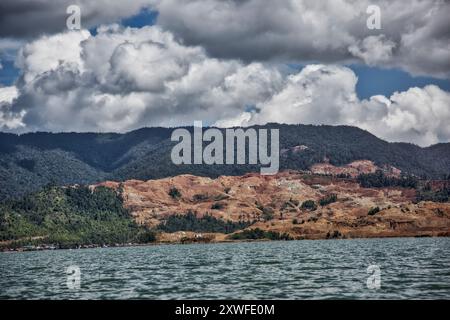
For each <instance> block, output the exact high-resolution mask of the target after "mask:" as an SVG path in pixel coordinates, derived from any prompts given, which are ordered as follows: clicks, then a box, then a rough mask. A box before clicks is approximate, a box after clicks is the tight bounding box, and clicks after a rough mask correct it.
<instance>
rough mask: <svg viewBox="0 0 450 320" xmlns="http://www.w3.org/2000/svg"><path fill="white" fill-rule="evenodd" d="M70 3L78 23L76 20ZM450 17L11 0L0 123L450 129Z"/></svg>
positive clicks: (419, 3) (253, 1)
mask: <svg viewBox="0 0 450 320" xmlns="http://www.w3.org/2000/svg"><path fill="white" fill-rule="evenodd" d="M73 2H74V3H77V5H78V6H79V8H80V28H79V29H78V28H76V29H75V30H69V29H68V28H67V25H66V20H67V18H68V17H69V15H70V14H67V13H66V9H67V7H68V6H69V5H71V4H72V3H73ZM373 5H376V6H377V7H378V8H379V9H380V15H379V21H380V28H375V29H374V28H369V27H368V23H367V21H368V19H371V18H373V15H372V14H373V11H370V10H369V11H370V12H368V8H369V6H373ZM448 16H450V2H449V1H445V0H434V1H433V0H412V1H410V2H408V4H405V2H404V1H401V0H392V1H387V0H379V1H368V0H361V1H357V2H354V1H350V0H328V1H327V0H325V1H320V2H318V1H312V0H281V1H276V2H275V1H269V0H245V1H237V0H236V1H234V0H229V1H220V0H202V1H200V0H190V1H188V0H177V1H175V0H163V1H159V0H130V1H126V2H125V1H119V0H117V1H116V0H100V1H95V2H94V1H88V0H78V1H70V0H62V1H58V2H55V1H50V0H42V1H40V2H39V3H36V2H35V1H32V0H3V1H2V2H1V3H0V131H5V132H16V133H23V132H30V131H52V132H61V131H83V132H84V131H95V132H106V131H107V132H111V131H114V132H126V131H130V130H134V129H137V128H140V127H144V126H179V125H192V124H193V121H195V120H201V121H203V123H206V124H212V125H216V126H222V127H225V126H237V125H240V126H248V125H253V124H264V123H267V122H279V123H303V124H317V125H319V124H329V125H352V126H357V127H360V128H362V129H364V130H367V131H369V132H371V133H373V134H375V135H377V136H379V137H380V138H382V139H385V140H387V141H393V142H410V143H414V144H418V145H421V146H428V145H432V144H435V143H439V142H448V141H450V126H449V125H448V124H449V123H450V93H449V92H450V21H449V19H448Z"/></svg>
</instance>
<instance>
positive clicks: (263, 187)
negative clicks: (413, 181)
mask: <svg viewBox="0 0 450 320" xmlns="http://www.w3.org/2000/svg"><path fill="white" fill-rule="evenodd" d="M101 185H105V186H108V187H112V188H121V189H122V190H123V197H124V200H125V206H126V207H127V208H129V209H130V212H131V214H132V215H133V217H134V219H135V220H136V221H137V222H138V223H139V224H143V225H147V226H149V227H157V226H158V225H159V224H160V223H161V222H162V221H164V220H165V219H166V218H167V217H168V216H170V215H173V214H184V213H187V212H194V213H196V214H197V216H199V217H201V216H203V215H206V214H208V215H212V216H214V217H216V218H220V219H224V220H231V221H252V222H254V223H253V224H252V225H251V226H250V227H248V228H250V229H251V228H260V229H262V230H271V231H276V232H280V233H287V234H289V235H290V236H291V237H292V238H295V239H330V238H360V237H403V236H405V237H406V236H408V237H410V236H449V235H450V203H433V202H420V203H414V202H413V200H414V195H415V192H414V190H412V189H405V188H376V189H371V188H361V187H360V186H359V184H358V183H356V182H354V181H352V180H351V179H338V178H336V177H332V176H317V175H311V174H306V173H299V172H292V171H290V172H282V173H279V174H277V175H274V176H261V175H259V174H247V175H244V176H221V177H219V178H217V179H211V178H206V177H198V176H193V175H180V176H176V177H171V178H165V179H159V180H148V181H138V180H128V181H126V182H123V183H118V182H104V183H102V184H101ZM171 190H172V191H173V190H176V191H177V192H171ZM333 194H334V195H336V196H337V200H336V201H335V202H331V203H328V204H325V205H323V206H321V205H320V202H321V201H320V200H321V199H322V200H323V199H325V198H327V197H330V195H333ZM307 200H311V201H313V202H314V205H315V208H314V207H310V206H308V205H302V204H304V203H305V201H307ZM311 201H310V203H311ZM322 203H323V201H322ZM375 207H378V208H379V211H378V212H375V213H374V214H370V215H369V214H368V213H369V210H370V209H371V208H375ZM182 238H183V239H185V238H186V239H197V240H198V241H202V240H205V239H206V240H207V241H208V242H209V241H224V240H226V236H225V235H224V234H211V233H208V234H207V235H203V234H202V235H200V236H199V235H198V234H196V233H184V234H182V233H176V234H161V235H160V241H163V242H179V241H180V239H182ZM206 240H205V241H206Z"/></svg>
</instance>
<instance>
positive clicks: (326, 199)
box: [319, 193, 337, 207]
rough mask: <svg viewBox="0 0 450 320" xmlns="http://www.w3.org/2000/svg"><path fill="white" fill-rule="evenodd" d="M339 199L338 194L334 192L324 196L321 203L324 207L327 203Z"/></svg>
mask: <svg viewBox="0 0 450 320" xmlns="http://www.w3.org/2000/svg"><path fill="white" fill-rule="evenodd" d="M336 201H337V195H336V194H335V193H332V194H330V195H328V196H326V197H323V198H322V199H320V200H319V204H320V205H321V206H322V207H324V206H326V205H327V204H330V203H333V202H336Z"/></svg>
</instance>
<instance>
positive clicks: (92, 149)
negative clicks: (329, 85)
mask: <svg viewBox="0 0 450 320" xmlns="http://www.w3.org/2000/svg"><path fill="white" fill-rule="evenodd" d="M182 128H186V129H187V130H190V131H192V130H193V127H189V126H185V127H182ZM248 128H255V129H258V128H267V129H270V128H278V129H280V150H285V151H284V152H283V154H282V155H281V156H280V170H284V169H294V170H309V169H310V168H311V166H313V165H314V164H317V163H324V162H327V161H328V162H329V163H330V164H332V165H334V166H343V165H346V164H349V163H351V162H353V161H357V160H370V161H373V162H374V163H375V164H376V165H377V166H379V167H382V166H384V165H388V166H392V167H395V168H398V169H399V170H401V171H402V172H403V173H405V174H413V175H416V176H420V177H422V176H424V177H429V178H443V177H447V176H448V174H449V173H450V143H439V144H436V145H432V146H429V147H425V148H422V147H419V146H417V145H414V144H410V143H399V142H396V143H391V142H386V141H384V140H382V139H379V138H377V137H376V136H374V135H373V134H371V133H369V132H367V131H365V130H362V129H360V128H357V127H352V126H330V125H319V126H316V125H285V124H276V123H269V124H267V125H257V126H252V127H248ZM174 129H175V128H163V127H145V128H140V129H136V130H133V131H130V132H127V133H92V132H86V133H84V132H83V133H74V132H62V133H51V132H35V133H24V134H20V135H19V134H13V133H3V132H0V199H6V198H10V197H16V196H21V195H23V194H26V193H29V192H32V191H36V190H38V189H39V188H41V187H42V186H44V185H46V184H57V185H70V184H91V183H97V182H100V181H104V180H118V181H124V180H129V179H139V180H148V179H157V178H164V177H169V176H175V175H179V174H195V175H199V176H207V177H218V176H220V175H242V174H245V173H249V172H256V171H259V166H258V165H213V166H209V165H181V166H176V165H174V164H173V163H172V162H171V159H170V151H171V148H172V147H173V146H174V145H175V142H171V141H170V136H171V133H172V130H174ZM244 129H245V128H244ZM221 130H224V129H221ZM301 146H303V147H301ZM305 147H306V148H305Z"/></svg>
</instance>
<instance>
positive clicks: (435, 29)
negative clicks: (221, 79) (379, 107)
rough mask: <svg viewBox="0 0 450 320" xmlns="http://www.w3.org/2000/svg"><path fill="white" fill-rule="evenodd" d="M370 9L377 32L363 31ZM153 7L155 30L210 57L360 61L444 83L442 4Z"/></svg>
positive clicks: (449, 70) (194, 0)
mask: <svg viewBox="0 0 450 320" xmlns="http://www.w3.org/2000/svg"><path fill="white" fill-rule="evenodd" d="M369 5H378V6H379V7H380V9H381V27H382V28H381V30H369V29H368V28H367V26H366V21H367V18H368V17H369V15H368V14H367V13H366V10H367V7H368V6H369ZM155 7H156V8H157V10H158V11H159V15H158V20H157V23H158V24H159V25H161V26H163V27H164V28H166V29H167V30H170V31H171V32H173V33H174V34H175V35H176V36H178V37H180V38H181V39H183V41H184V42H185V43H186V44H191V45H200V46H203V47H204V48H206V50H207V51H208V52H209V53H210V54H211V55H212V56H214V57H219V58H232V59H243V60H245V61H254V60H265V61H267V60H278V61H287V60H290V61H295V62H302V63H305V62H310V61H316V62H321V63H324V62H325V63H329V62H335V63H345V62H348V61H360V62H363V63H367V64H370V65H379V66H383V67H400V68H403V69H404V70H407V71H409V72H411V73H412V74H420V75H432V76H436V77H441V78H448V77H450V46H449V44H450V19H449V18H448V17H449V16H450V2H449V1H445V0H435V1H433V0H425V1H424V0H412V1H407V2H405V1H403V0H362V1H352V0H324V1H316V0H299V1H290V0H281V1H272V0H247V1H237V0H236V1H221V0H164V1H156V2H155ZM375 40H377V41H375ZM391 44H392V45H391ZM358 46H360V47H358ZM380 48H381V49H382V50H384V52H380Z"/></svg>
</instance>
